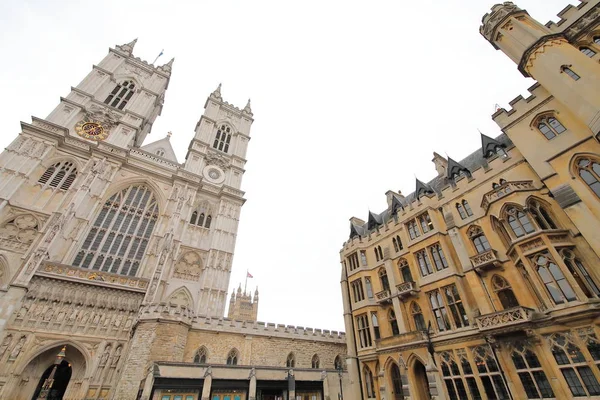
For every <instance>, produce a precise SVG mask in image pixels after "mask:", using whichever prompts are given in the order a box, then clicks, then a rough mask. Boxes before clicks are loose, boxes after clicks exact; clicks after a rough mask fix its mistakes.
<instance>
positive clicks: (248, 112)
mask: <svg viewBox="0 0 600 400" xmlns="http://www.w3.org/2000/svg"><path fill="white" fill-rule="evenodd" d="M243 111H244V112H246V113H247V114H250V115H252V108H251V107H250V99H248V103H246V107H244V110H243Z"/></svg>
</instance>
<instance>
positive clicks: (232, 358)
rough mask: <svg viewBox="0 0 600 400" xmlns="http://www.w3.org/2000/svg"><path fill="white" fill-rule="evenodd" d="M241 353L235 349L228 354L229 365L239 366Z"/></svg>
mask: <svg viewBox="0 0 600 400" xmlns="http://www.w3.org/2000/svg"><path fill="white" fill-rule="evenodd" d="M238 361H239V353H238V351H237V350H235V349H233V350H231V351H230V352H229V354H227V365H238Z"/></svg>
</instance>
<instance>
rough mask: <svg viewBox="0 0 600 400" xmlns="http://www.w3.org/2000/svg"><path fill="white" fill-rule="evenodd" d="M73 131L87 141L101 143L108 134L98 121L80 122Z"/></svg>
mask: <svg viewBox="0 0 600 400" xmlns="http://www.w3.org/2000/svg"><path fill="white" fill-rule="evenodd" d="M75 130H76V131H77V134H78V135H79V136H81V137H84V138H86V139H89V140H95V141H101V140H104V139H106V138H107V137H108V132H107V131H106V129H104V127H103V126H102V124H101V123H100V122H98V121H93V120H90V121H80V122H79V123H78V124H77V125H76V126H75Z"/></svg>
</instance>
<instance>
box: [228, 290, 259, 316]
mask: <svg viewBox="0 0 600 400" xmlns="http://www.w3.org/2000/svg"><path fill="white" fill-rule="evenodd" d="M257 316H258V288H257V289H256V290H255V291H254V299H253V298H252V294H251V292H246V291H244V292H242V285H240V286H238V288H237V294H236V292H235V291H233V292H231V298H230V300H229V311H228V313H227V318H229V319H234V320H237V321H247V322H255V321H256V320H257Z"/></svg>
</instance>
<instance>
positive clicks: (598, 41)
mask: <svg viewBox="0 0 600 400" xmlns="http://www.w3.org/2000/svg"><path fill="white" fill-rule="evenodd" d="M594 43H596V44H600V36H596V37H594Z"/></svg>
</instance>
